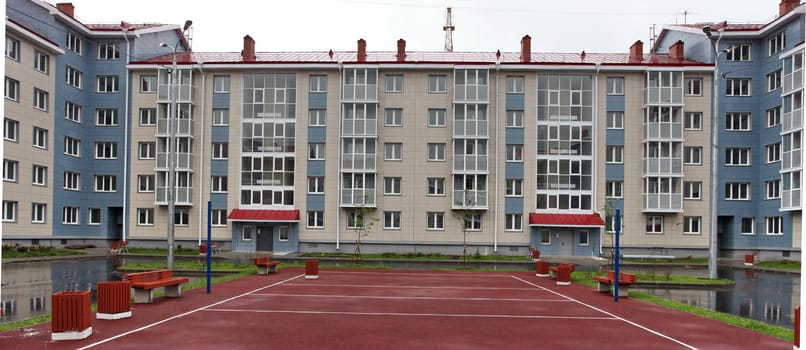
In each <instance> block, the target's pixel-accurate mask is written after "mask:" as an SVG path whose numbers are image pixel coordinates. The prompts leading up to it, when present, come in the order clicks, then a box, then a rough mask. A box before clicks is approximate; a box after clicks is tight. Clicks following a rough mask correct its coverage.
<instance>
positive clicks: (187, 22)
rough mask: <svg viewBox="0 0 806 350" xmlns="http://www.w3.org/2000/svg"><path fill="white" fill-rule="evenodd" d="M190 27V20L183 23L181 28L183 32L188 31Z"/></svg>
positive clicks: (191, 22)
mask: <svg viewBox="0 0 806 350" xmlns="http://www.w3.org/2000/svg"><path fill="white" fill-rule="evenodd" d="M191 25H193V21H191V20H187V21H185V26H184V27H182V31H183V32H184V31H186V30H188V28H190V26H191Z"/></svg>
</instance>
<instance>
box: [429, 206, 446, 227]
mask: <svg viewBox="0 0 806 350" xmlns="http://www.w3.org/2000/svg"><path fill="white" fill-rule="evenodd" d="M425 230H426V231H445V212H442V211H429V212H426V213H425Z"/></svg>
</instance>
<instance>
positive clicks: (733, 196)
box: [725, 182, 750, 201]
mask: <svg viewBox="0 0 806 350" xmlns="http://www.w3.org/2000/svg"><path fill="white" fill-rule="evenodd" d="M725 200H733V201H737V200H744V201H746V200H750V183H747V182H728V183H726V184H725Z"/></svg>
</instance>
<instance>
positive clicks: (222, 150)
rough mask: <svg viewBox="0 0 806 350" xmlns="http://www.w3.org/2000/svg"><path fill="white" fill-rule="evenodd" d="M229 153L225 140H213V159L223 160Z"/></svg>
mask: <svg viewBox="0 0 806 350" xmlns="http://www.w3.org/2000/svg"><path fill="white" fill-rule="evenodd" d="M228 155H229V143H227V142H213V159H214V160H223V159H227V157H228Z"/></svg>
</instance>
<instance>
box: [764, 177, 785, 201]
mask: <svg viewBox="0 0 806 350" xmlns="http://www.w3.org/2000/svg"><path fill="white" fill-rule="evenodd" d="M764 185H765V187H766V188H767V199H780V198H781V180H770V181H767V182H765V183H764Z"/></svg>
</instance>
